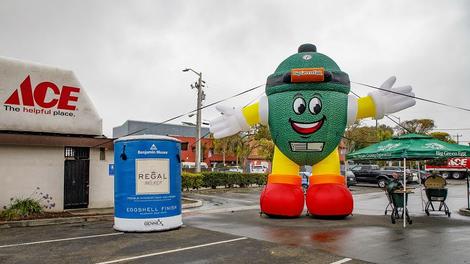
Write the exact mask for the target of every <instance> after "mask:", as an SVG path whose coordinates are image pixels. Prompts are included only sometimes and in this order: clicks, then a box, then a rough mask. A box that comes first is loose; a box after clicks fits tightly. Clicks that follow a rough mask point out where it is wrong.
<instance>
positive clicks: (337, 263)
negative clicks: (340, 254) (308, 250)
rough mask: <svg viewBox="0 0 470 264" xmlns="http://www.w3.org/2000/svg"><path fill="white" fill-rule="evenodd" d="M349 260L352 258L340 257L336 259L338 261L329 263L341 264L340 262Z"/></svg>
mask: <svg viewBox="0 0 470 264" xmlns="http://www.w3.org/2000/svg"><path fill="white" fill-rule="evenodd" d="M350 260H352V259H350V258H344V259H340V260H338V261H335V262H332V263H330V264H341V263H346V262H348V261H350Z"/></svg>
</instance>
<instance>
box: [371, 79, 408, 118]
mask: <svg viewBox="0 0 470 264" xmlns="http://www.w3.org/2000/svg"><path fill="white" fill-rule="evenodd" d="M396 79H397V78H396V77H395V76H392V77H390V78H388V79H387V80H386V81H385V82H384V83H383V84H382V85H381V86H380V88H382V89H385V90H389V91H391V92H387V91H384V90H378V91H374V92H370V93H369V96H370V97H372V100H374V104H375V111H376V115H375V119H381V118H383V117H384V116H385V115H387V114H391V113H395V112H398V111H400V110H403V109H406V108H408V107H412V106H413V105H415V104H416V100H415V99H414V98H412V97H414V96H415V94H414V93H413V92H412V91H411V90H412V88H411V86H410V85H407V86H402V87H396V88H392V86H393V84H394V83H395V81H396ZM397 93H400V94H397ZM401 94H405V95H407V96H404V95H401ZM409 96H411V97H409Z"/></svg>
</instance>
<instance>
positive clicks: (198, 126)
mask: <svg viewBox="0 0 470 264" xmlns="http://www.w3.org/2000/svg"><path fill="white" fill-rule="evenodd" d="M183 71H184V72H187V71H192V72H194V73H195V74H197V75H198V76H199V79H198V81H197V82H196V83H195V84H194V85H192V84H191V88H193V89H194V88H197V110H196V111H197V112H196V159H195V163H196V172H201V120H202V117H201V107H202V101H203V100H204V99H205V98H204V97H205V94H204V91H203V90H202V87H204V84H203V83H205V82H204V81H203V80H202V72H196V71H195V70H193V69H191V68H186V69H184V70H183Z"/></svg>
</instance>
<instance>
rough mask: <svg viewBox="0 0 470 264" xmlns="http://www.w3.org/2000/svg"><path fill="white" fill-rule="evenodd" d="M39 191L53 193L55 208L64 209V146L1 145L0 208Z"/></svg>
mask: <svg viewBox="0 0 470 264" xmlns="http://www.w3.org/2000/svg"><path fill="white" fill-rule="evenodd" d="M37 187H39V188H40V189H39V190H37ZM36 191H37V194H34V193H35V192H36ZM40 193H42V195H45V194H48V195H49V196H52V203H55V207H54V208H52V211H62V210H63V209H64V148H63V147H41V146H37V147H36V146H34V147H33V146H13V145H12V146H9V145H0V208H3V206H5V205H8V204H9V203H10V198H11V197H13V198H15V197H17V198H27V197H30V196H31V197H33V198H39V199H40V197H41V196H42V195H40Z"/></svg>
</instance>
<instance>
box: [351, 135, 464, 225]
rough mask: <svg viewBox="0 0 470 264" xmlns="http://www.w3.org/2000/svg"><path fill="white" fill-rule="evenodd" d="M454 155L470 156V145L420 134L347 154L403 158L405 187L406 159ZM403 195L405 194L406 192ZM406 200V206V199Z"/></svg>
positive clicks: (360, 157)
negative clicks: (448, 141)
mask: <svg viewBox="0 0 470 264" xmlns="http://www.w3.org/2000/svg"><path fill="white" fill-rule="evenodd" d="M452 157H470V147H468V146H463V145H458V144H451V143H447V142H444V141H441V140H438V139H435V138H433V137H431V136H426V135H420V134H405V135H402V136H399V137H394V138H392V139H389V140H385V141H381V142H379V143H376V144H373V145H370V146H368V147H366V148H363V149H360V150H358V151H355V152H352V153H349V154H348V155H346V158H347V159H350V160H403V161H404V169H403V178H404V180H403V183H404V188H405V189H406V160H428V159H436V158H452ZM403 196H405V193H404V194H403ZM404 198H405V197H404ZM404 200H405V207H406V199H404ZM403 215H405V214H403ZM403 226H404V227H405V226H406V221H403Z"/></svg>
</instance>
